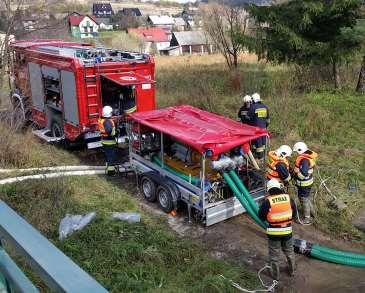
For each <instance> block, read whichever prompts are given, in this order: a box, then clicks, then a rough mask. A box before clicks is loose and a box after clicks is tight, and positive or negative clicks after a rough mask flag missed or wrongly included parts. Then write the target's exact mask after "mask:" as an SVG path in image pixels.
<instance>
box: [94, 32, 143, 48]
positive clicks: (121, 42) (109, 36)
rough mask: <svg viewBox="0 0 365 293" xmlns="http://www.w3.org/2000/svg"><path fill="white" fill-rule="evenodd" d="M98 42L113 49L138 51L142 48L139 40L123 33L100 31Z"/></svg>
mask: <svg viewBox="0 0 365 293" xmlns="http://www.w3.org/2000/svg"><path fill="white" fill-rule="evenodd" d="M98 40H99V42H101V43H102V44H103V45H104V46H105V47H109V48H115V49H124V50H131V51H139V50H140V48H141V46H142V44H141V41H140V40H138V39H137V38H136V37H135V36H133V35H131V34H128V33H126V32H125V31H101V32H99V36H98Z"/></svg>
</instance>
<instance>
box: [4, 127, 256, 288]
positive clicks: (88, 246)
mask: <svg viewBox="0 0 365 293" xmlns="http://www.w3.org/2000/svg"><path fill="white" fill-rule="evenodd" d="M3 133H6V130H5V129H3ZM26 137H27V136H26ZM20 139H21V137H20V135H19V134H14V133H12V141H14V142H16V141H18V140H20ZM22 145H23V148H21V147H20V146H21V144H20V143H19V144H18V145H16V148H18V152H10V153H8V155H4V154H5V153H4V152H1V155H0V157H1V158H2V160H3V161H6V162H8V163H7V166H8V167H11V166H12V162H14V160H12V159H11V157H12V156H16V157H18V156H20V157H21V158H23V161H22V163H19V162H18V160H15V162H18V163H17V164H16V165H17V166H22V167H23V166H30V165H33V164H34V165H36V166H37V165H39V164H40V163H42V164H41V165H47V164H51V165H54V164H67V163H77V161H78V159H77V158H76V156H73V155H70V154H69V155H67V153H66V152H64V151H62V150H60V149H58V148H56V147H50V146H47V145H44V144H39V143H37V142H36V141H35V140H34V139H33V138H31V137H29V138H28V140H27V141H26V145H24V144H22ZM39 154H42V158H44V159H45V161H43V162H39V159H38V158H37V159H34V160H33V159H32V158H33V156H35V157H38V155H39ZM4 157H7V160H4ZM2 166H3V165H2ZM131 178H132V179H130V180H128V181H126V180H122V179H119V178H116V179H113V180H108V179H106V178H105V177H103V176H101V177H82V178H81V177H79V178H76V177H75V178H63V179H53V180H49V181H47V182H46V181H34V182H22V183H19V184H16V185H11V186H2V187H0V198H1V199H2V200H5V201H6V202H7V203H8V204H9V205H10V206H11V207H12V208H14V209H15V210H16V211H17V212H18V213H19V214H21V215H22V216H24V217H25V218H26V219H27V220H28V221H29V222H30V223H31V224H32V225H34V226H35V227H36V228H38V229H39V230H40V231H41V232H42V233H43V234H44V235H46V236H47V238H49V239H50V240H51V241H53V242H54V243H55V244H56V245H57V246H58V247H59V248H60V249H61V250H62V251H64V252H65V254H67V255H68V256H70V257H71V258H72V259H73V260H75V261H76V262H77V263H78V264H79V265H80V266H81V267H82V268H83V269H85V270H86V271H88V272H89V273H90V274H91V275H92V276H94V277H95V278H96V279H97V280H98V281H99V282H101V284H102V285H104V286H105V287H106V288H107V289H108V290H110V291H112V292H172V291H174V292H222V291H225V292H233V289H232V287H230V285H229V284H228V283H227V282H226V281H224V280H223V279H221V278H220V277H219V274H223V275H225V276H226V277H229V278H231V279H234V280H236V281H238V282H240V283H242V284H244V285H245V286H248V287H251V286H256V281H255V279H254V277H253V275H252V274H251V273H248V272H247V271H246V269H245V267H243V266H240V265H237V264H231V263H229V262H225V261H221V260H215V259H213V258H212V257H210V256H209V255H208V253H207V252H206V251H203V250H202V248H201V247H200V246H199V245H198V244H196V243H194V242H191V241H187V240H183V239H180V238H178V237H177V236H176V235H175V234H174V233H173V232H171V231H170V229H169V228H168V226H167V224H166V220H165V217H160V216H156V215H154V214H151V213H149V212H146V211H144V210H141V208H140V207H139V205H138V202H139V200H140V199H138V198H135V197H133V196H132V194H137V190H136V188H135V185H134V183H135V182H134V180H133V179H134V177H131ZM90 211H96V212H97V214H98V217H97V219H96V220H95V222H93V223H92V224H90V225H89V226H88V227H86V228H85V229H84V230H83V231H81V232H79V233H76V234H74V235H72V236H70V237H69V238H68V239H66V240H65V241H64V242H59V241H58V224H59V222H60V220H61V218H63V217H64V216H65V214H66V213H86V212H90ZM114 211H120V212H121V211H136V212H140V213H141V214H142V221H141V223H138V224H128V223H124V222H121V221H116V220H112V219H111V218H110V214H111V212H114ZM27 271H28V272H29V270H27ZM33 278H34V277H33ZM35 281H36V282H37V283H38V284H39V285H40V286H41V287H43V285H42V284H41V282H39V280H37V279H36V278H35Z"/></svg>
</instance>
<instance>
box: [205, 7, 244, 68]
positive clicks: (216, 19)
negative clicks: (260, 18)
mask: <svg viewBox="0 0 365 293" xmlns="http://www.w3.org/2000/svg"><path fill="white" fill-rule="evenodd" d="M203 21H204V28H205V30H206V31H207V33H208V35H209V37H210V39H211V41H212V42H213V44H214V46H215V47H216V48H217V50H218V51H219V52H220V53H221V54H222V55H223V56H224V58H225V60H226V63H227V66H228V67H229V69H230V70H235V69H237V66H238V57H239V54H240V53H241V52H242V50H243V46H242V42H241V41H240V38H239V36H241V35H244V34H245V33H246V30H247V24H248V14H247V13H246V12H245V10H244V9H243V8H242V7H239V6H228V5H218V4H212V5H210V6H208V7H207V8H206V9H205V11H203Z"/></svg>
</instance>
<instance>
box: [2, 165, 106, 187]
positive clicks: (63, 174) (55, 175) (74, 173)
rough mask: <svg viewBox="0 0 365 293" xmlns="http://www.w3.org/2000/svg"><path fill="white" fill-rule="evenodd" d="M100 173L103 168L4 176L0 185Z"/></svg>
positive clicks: (102, 171)
mask: <svg viewBox="0 0 365 293" xmlns="http://www.w3.org/2000/svg"><path fill="white" fill-rule="evenodd" d="M101 174H105V168H104V170H85V171H68V172H57V173H46V174H37V175H27V176H19V177H13V178H6V179H2V180H0V185H4V184H11V183H15V182H21V181H25V180H36V179H49V178H58V177H66V176H88V175H101Z"/></svg>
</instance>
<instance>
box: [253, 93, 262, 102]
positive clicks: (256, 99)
mask: <svg viewBox="0 0 365 293" xmlns="http://www.w3.org/2000/svg"><path fill="white" fill-rule="evenodd" d="M252 100H253V102H254V103H257V102H260V101H261V97H260V95H259V94H258V93H254V94H253V95H252Z"/></svg>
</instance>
